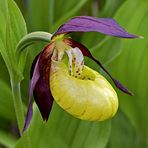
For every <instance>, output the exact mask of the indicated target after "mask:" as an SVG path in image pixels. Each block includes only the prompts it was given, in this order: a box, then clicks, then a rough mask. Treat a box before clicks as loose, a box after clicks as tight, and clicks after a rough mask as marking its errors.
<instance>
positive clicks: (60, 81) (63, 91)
mask: <svg viewBox="0 0 148 148" xmlns="http://www.w3.org/2000/svg"><path fill="white" fill-rule="evenodd" d="M50 89H51V93H52V95H53V97H54V99H55V101H56V102H57V103H58V104H59V105H60V106H61V107H62V108H63V109H64V110H66V111H67V112H68V113H70V114H71V115H73V116H75V117H77V118H79V119H83V120H89V121H96V120H99V121H102V120H105V119H108V118H111V117H113V116H114V115H115V113H116V112H117V109H118V97H117V94H116V92H115V91H114V89H113V88H112V86H111V85H110V83H109V82H108V81H107V80H106V79H105V78H104V77H103V76H102V75H100V74H99V73H98V72H96V71H94V70H92V69H90V68H89V67H87V66H84V69H83V72H82V76H81V79H78V78H75V77H74V76H71V75H70V74H69V70H68V67H67V66H66V64H64V63H63V62H59V61H54V60H52V62H51V71H50Z"/></svg>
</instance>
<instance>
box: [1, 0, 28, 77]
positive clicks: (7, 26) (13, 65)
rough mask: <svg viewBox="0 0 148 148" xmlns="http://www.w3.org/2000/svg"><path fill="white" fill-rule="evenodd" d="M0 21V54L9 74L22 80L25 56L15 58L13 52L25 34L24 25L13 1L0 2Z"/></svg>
mask: <svg viewBox="0 0 148 148" xmlns="http://www.w3.org/2000/svg"><path fill="white" fill-rule="evenodd" d="M0 20H1V23H0V53H1V54H2V57H3V59H4V61H5V63H6V66H7V68H8V71H9V73H10V74H11V75H15V77H18V78H17V79H19V78H22V75H21V72H22V71H23V68H24V64H25V57H26V56H25V54H22V55H21V57H17V56H16V53H15V52H16V45H17V43H18V41H19V40H20V39H21V38H22V37H23V36H24V35H25V34H26V25H25V22H24V19H23V17H22V14H21V12H20V10H19V9H18V7H17V5H16V4H15V2H14V1H13V0H2V1H0ZM14 73H15V74H14Z"/></svg>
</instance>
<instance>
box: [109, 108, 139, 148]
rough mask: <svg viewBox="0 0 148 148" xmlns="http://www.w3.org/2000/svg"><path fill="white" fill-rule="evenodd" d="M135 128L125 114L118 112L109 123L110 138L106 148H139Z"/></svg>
mask: <svg viewBox="0 0 148 148" xmlns="http://www.w3.org/2000/svg"><path fill="white" fill-rule="evenodd" d="M138 142H139V140H138V137H137V133H136V131H135V128H134V127H133V126H132V124H131V122H130V121H129V119H128V118H127V117H126V116H125V114H124V113H123V112H122V111H121V110H119V112H118V114H117V115H116V118H114V119H113V120H112V123H111V136H110V140H109V142H108V144H107V147H106V148H125V147H126V148H133V147H134V148H139V147H141V146H140V145H139V144H138Z"/></svg>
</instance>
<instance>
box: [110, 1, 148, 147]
mask: <svg viewBox="0 0 148 148" xmlns="http://www.w3.org/2000/svg"><path fill="white" fill-rule="evenodd" d="M129 16H130V17H129ZM147 16H148V1H145V0H142V1H141V0H128V1H126V2H125V3H124V5H123V6H122V7H121V9H120V10H119V11H118V13H117V14H116V16H115V18H116V19H117V21H118V22H120V23H121V24H122V25H123V26H124V28H126V29H127V30H130V31H131V32H133V33H136V34H139V35H142V36H144V39H136V40H124V41H122V42H123V52H122V54H120V56H119V57H118V58H117V59H116V60H115V61H114V62H113V63H112V64H110V65H109V68H110V69H111V70H112V73H113V75H115V76H116V77H117V78H118V79H119V80H120V81H121V82H123V84H125V85H126V86H127V87H128V88H129V89H130V90H132V92H133V93H134V96H133V97H129V96H127V95H124V94H122V93H119V95H120V106H121V108H122V110H123V111H124V113H125V114H126V115H127V117H128V118H129V120H130V122H131V123H132V125H133V127H134V128H135V129H136V132H138V134H137V136H138V139H139V140H140V142H139V143H140V144H139V147H142V148H146V147H147V146H148V144H147V139H148V126H147V125H148V116H147V114H146V113H147V112H148V99H147V94H148V78H147V73H148V66H147V65H148V50H147V49H148V29H147V24H148V17H147ZM127 126H128V125H127ZM127 138H128V135H127ZM136 139H137V137H136V138H135V141H136ZM133 142H134V141H133Z"/></svg>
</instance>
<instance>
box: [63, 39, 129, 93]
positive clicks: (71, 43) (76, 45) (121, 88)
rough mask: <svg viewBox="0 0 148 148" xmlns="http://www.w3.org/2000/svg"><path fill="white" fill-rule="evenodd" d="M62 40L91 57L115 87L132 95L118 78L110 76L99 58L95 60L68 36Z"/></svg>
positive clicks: (85, 49) (82, 46)
mask: <svg viewBox="0 0 148 148" xmlns="http://www.w3.org/2000/svg"><path fill="white" fill-rule="evenodd" d="M63 41H64V42H65V43H66V44H67V45H69V46H71V47H72V48H75V47H78V48H79V49H80V50H81V51H82V53H83V55H84V56H87V57H89V58H91V59H92V60H93V61H95V62H96V63H97V64H98V65H99V66H100V67H101V68H102V69H103V70H104V71H105V72H106V73H107V74H108V75H109V77H110V78H111V79H112V81H113V82H114V84H115V86H116V87H117V88H119V89H120V90H121V91H123V92H124V93H126V94H128V95H132V93H131V92H130V91H129V90H128V89H127V88H126V87H124V86H123V85H122V84H121V83H120V82H119V81H118V80H116V79H115V78H114V77H112V75H111V74H110V73H109V72H108V70H107V69H106V68H105V67H104V66H103V65H102V64H101V62H100V61H99V60H97V59H96V58H95V57H94V56H93V55H92V54H91V53H90V51H89V50H88V49H87V48H86V47H85V46H84V45H82V44H80V43H79V42H77V41H74V40H72V39H70V38H65V39H64V40H63Z"/></svg>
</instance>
